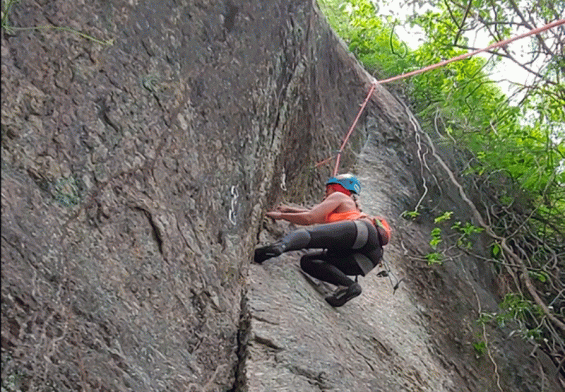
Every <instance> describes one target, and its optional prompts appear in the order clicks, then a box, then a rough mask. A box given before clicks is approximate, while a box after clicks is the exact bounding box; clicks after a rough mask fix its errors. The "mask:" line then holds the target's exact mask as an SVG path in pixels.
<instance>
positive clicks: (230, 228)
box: [1, 0, 557, 392]
mask: <svg viewBox="0 0 565 392" xmlns="http://www.w3.org/2000/svg"><path fill="white" fill-rule="evenodd" d="M7 20H8V22H9V25H10V26H12V27H15V28H14V29H3V30H2V243H1V246H2V249H1V250H2V391H3V392H4V391H19V390H22V391H79V390H83V391H91V390H97V391H330V390H333V391H385V390H386V391H416V390H418V391H473V392H474V391H483V390H484V391H486V390H489V391H493V390H504V391H511V390H512V391H515V390H521V391H541V390H544V391H547V390H557V389H556V388H557V387H556V386H555V385H556V384H554V378H555V376H554V375H553V376H552V375H551V374H548V373H544V375H543V376H542V375H540V370H539V369H540V367H539V366H540V365H539V364H538V362H537V361H539V359H538V360H537V361H536V360H535V359H532V358H528V357H527V356H526V354H524V353H529V352H530V351H531V349H529V348H527V347H524V346H523V345H521V343H518V344H515V343H516V342H520V341H519V340H516V338H512V339H511V338H506V337H505V335H503V332H504V331H502V332H501V331H487V332H488V333H489V334H491V335H490V340H489V342H491V344H492V347H491V350H490V351H491V353H492V356H493V358H494V361H495V363H496V364H497V366H496V368H495V367H494V365H493V363H494V362H492V361H491V360H489V359H488V358H487V357H485V356H483V357H481V358H476V357H475V353H474V351H473V348H472V344H473V339H474V338H476V333H477V327H476V326H474V325H473V322H474V320H475V319H476V317H477V310H478V304H482V305H481V306H482V310H486V309H489V310H492V309H494V306H495V301H494V295H493V294H492V293H490V292H489V288H492V286H493V281H492V277H490V275H489V269H488V268H487V267H485V266H482V265H481V264H480V263H478V262H477V261H474V260H472V259H468V258H467V259H464V260H461V264H460V265H455V266H452V267H450V268H447V269H446V270H440V271H437V270H434V269H431V268H429V267H427V266H426V265H425V263H422V262H416V261H414V255H417V254H419V253H417V252H415V250H416V249H420V248H421V247H423V246H425V244H426V243H427V241H428V240H427V239H426V235H427V234H426V232H425V231H424V230H423V229H425V228H426V226H425V225H421V226H423V227H420V226H419V225H415V224H407V223H403V222H402V221H401V220H400V219H399V218H396V217H398V216H399V214H400V213H401V212H402V211H404V210H407V209H410V208H412V207H413V206H414V204H415V203H416V202H417V200H418V198H419V197H420V195H421V189H420V188H419V187H420V185H421V179H420V177H419V176H420V166H419V162H418V159H417V157H418V155H417V154H418V152H417V151H418V145H417V144H416V143H415V141H414V140H415V133H414V130H413V128H412V127H411V125H410V119H409V117H408V116H407V112H406V110H405V108H404V106H403V104H402V103H400V102H399V101H398V100H397V99H396V98H395V97H394V96H393V95H392V94H390V93H389V92H388V91H387V90H386V89H385V88H383V87H381V86H379V87H378V88H377V89H376V91H375V93H374V95H373V97H372V99H371V101H370V103H369V106H368V108H367V111H366V114H365V115H364V116H363V117H362V119H361V122H360V124H359V126H358V129H357V130H356V133H355V134H354V137H353V139H352V140H351V141H350V143H349V145H348V150H347V152H346V154H345V156H344V157H343V159H342V163H341V167H342V168H344V169H347V170H355V171H356V172H357V173H359V175H360V177H361V179H362V180H363V182H364V186H365V190H364V195H365V196H364V198H363V200H362V204H363V205H364V206H365V208H366V210H367V211H368V212H372V213H379V214H381V215H385V216H388V217H390V218H391V221H392V223H393V224H394V226H395V238H394V239H393V241H392V243H391V244H390V245H389V246H388V247H387V253H386V258H387V260H388V261H389V262H390V264H391V265H392V266H393V267H392V268H393V271H394V272H395V275H396V276H399V277H400V276H404V277H405V283H403V284H402V285H401V286H400V289H399V290H398V291H396V293H395V294H394V295H393V294H392V289H391V286H390V284H389V282H388V281H387V280H386V279H382V278H378V277H377V275H376V273H373V274H371V275H369V276H367V277H365V278H362V279H361V283H362V285H363V288H364V293H363V295H362V296H361V297H359V298H357V299H356V300H354V301H352V302H351V303H349V304H347V305H346V306H344V307H343V308H340V309H338V310H336V309H333V308H331V307H329V306H328V305H327V304H326V303H325V301H323V299H322V296H321V294H320V292H323V291H324V290H327V287H326V286H324V285H319V284H317V283H316V282H311V281H309V280H308V279H306V277H305V276H303V275H302V274H301V273H300V272H299V270H298V269H297V266H296V265H297V264H296V261H297V257H296V254H289V255H285V256H284V257H279V258H277V259H273V260H271V261H269V262H267V263H265V265H262V266H258V265H252V264H251V254H252V250H253V248H254V247H255V246H256V245H257V243H258V241H267V240H269V239H272V238H275V237H277V236H279V235H281V234H282V233H283V232H284V231H285V230H289V229H290V228H289V227H287V226H285V225H280V224H279V225H274V224H272V223H270V222H266V221H264V220H263V219H262V214H263V212H264V210H265V209H266V208H269V207H271V206H273V205H274V203H276V202H277V201H280V200H281V199H282V198H284V199H286V200H289V201H294V202H306V203H311V202H313V201H315V200H316V199H317V198H318V197H319V195H320V194H321V192H322V190H323V189H322V187H323V180H324V179H325V178H326V177H327V176H328V175H329V174H330V171H331V168H330V167H329V166H320V167H318V168H317V167H315V164H316V163H318V162H320V161H321V160H323V159H324V158H327V157H328V156H330V155H332V154H333V151H335V149H336V148H338V147H339V145H340V143H341V140H342V138H343V136H344V134H345V131H346V130H347V128H348V127H349V126H350V124H351V122H352V120H353V118H354V117H355V115H356V114H357V110H358V107H359V106H358V105H359V103H360V102H362V100H363V98H364V97H365V95H366V93H367V91H368V88H369V85H370V83H371V78H370V76H369V75H367V74H366V73H365V72H364V71H363V69H362V68H361V67H360V66H359V65H358V64H357V63H356V61H355V60H354V59H353V58H352V57H351V56H349V55H348V54H347V52H346V50H345V48H344V47H343V45H341V43H340V42H339V40H338V39H336V37H335V35H334V33H333V32H332V31H331V30H330V28H329V27H328V26H327V24H326V22H325V20H324V18H323V17H321V16H320V14H319V12H318V10H317V9H316V6H315V4H313V3H312V2H310V1H306V0H273V1H270V2H264V1H249V2H237V1H189V0H180V1H178V0H162V1H153V0H149V1H145V2H137V1H120V0H112V1H98V0H95V1H90V2H84V1H78V2H67V1H59V0H54V1H49V2H47V1H43V0H41V1H35V2H32V1H29V0H22V1H21V2H18V3H16V4H13V5H12V8H11V9H10V10H9V13H8V15H7ZM46 26H49V27H46ZM32 27H33V28H32ZM17 28H28V29H17ZM30 28H31V29H30ZM104 41H111V42H110V43H111V44H108V43H109V42H104ZM446 186H448V185H446ZM445 203H447V204H450V205H451V204H455V205H457V203H459V206H461V202H460V201H457V200H455V201H454V200H452V199H446V201H445ZM428 232H429V231H428ZM477 301H479V302H477ZM485 333H486V332H485ZM550 370H551V369H550ZM542 386H543V388H545V389H540V388H542ZM548 388H555V389H548Z"/></svg>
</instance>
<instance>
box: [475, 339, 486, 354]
mask: <svg viewBox="0 0 565 392" xmlns="http://www.w3.org/2000/svg"><path fill="white" fill-rule="evenodd" d="M473 349H474V350H475V354H477V357H482V356H483V355H485V353H486V352H487V343H486V342H485V341H484V340H481V341H479V342H475V343H473Z"/></svg>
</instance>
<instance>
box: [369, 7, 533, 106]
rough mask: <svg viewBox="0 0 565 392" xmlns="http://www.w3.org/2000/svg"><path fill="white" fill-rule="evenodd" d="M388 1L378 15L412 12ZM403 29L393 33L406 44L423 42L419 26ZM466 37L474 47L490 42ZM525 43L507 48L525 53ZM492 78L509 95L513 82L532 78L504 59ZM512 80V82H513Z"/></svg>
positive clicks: (477, 36)
mask: <svg viewBox="0 0 565 392" xmlns="http://www.w3.org/2000/svg"><path fill="white" fill-rule="evenodd" d="M372 1H373V3H374V4H377V3H381V2H382V1H378V0H372ZM385 1H386V0H385ZM389 1H390V3H394V4H387V5H380V6H379V5H377V7H378V10H379V11H378V13H379V15H390V16H392V17H394V18H398V19H399V20H404V19H406V16H407V15H408V14H412V13H413V12H414V10H413V8H412V7H411V6H409V5H407V4H406V2H405V1H403V2H401V1H399V0H396V1H395V0H389ZM431 9H433V8H432V7H430V6H427V5H424V6H422V7H421V8H419V9H418V12H419V13H424V12H426V11H427V10H431ZM407 28H408V29H405V28H404V27H401V26H398V27H396V29H395V33H396V34H397V35H398V37H399V38H400V39H401V40H402V41H404V42H406V44H407V45H408V46H409V47H410V48H412V49H416V48H417V47H418V46H419V45H420V44H421V43H422V42H424V39H425V37H424V33H423V31H422V30H421V29H420V28H419V27H417V26H416V27H414V28H409V27H408V26H407ZM521 33H523V31H520V32H516V34H515V35H518V34H521ZM467 38H468V39H469V43H470V46H472V47H476V48H484V47H487V46H488V45H490V44H491V42H489V37H488V36H487V35H486V34H481V33H475V34H468V35H467ZM527 43H528V39H522V40H518V41H515V42H513V43H511V44H510V45H509V48H510V49H511V50H513V51H514V52H516V53H525V52H526V51H527V49H528V48H527ZM478 56H482V57H484V58H490V57H491V55H490V54H488V53H481V54H479V55H478ZM491 78H492V80H495V81H497V82H498V85H499V86H500V88H501V89H502V90H503V91H504V92H505V93H506V94H507V95H509V96H510V95H511V94H512V92H513V90H514V89H515V87H516V86H515V85H514V83H521V84H527V83H528V79H532V76H531V75H530V74H529V73H528V72H526V71H524V69H522V68H521V67H520V66H518V65H517V64H515V63H514V62H512V61H510V60H506V59H502V60H501V61H500V63H499V64H498V65H497V66H496V67H495V68H494V70H493V71H492V72H491ZM513 82H514V83H513Z"/></svg>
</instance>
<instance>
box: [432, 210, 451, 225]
mask: <svg viewBox="0 0 565 392" xmlns="http://www.w3.org/2000/svg"><path fill="white" fill-rule="evenodd" d="M452 215H453V211H446V212H444V213H443V214H442V215H440V216H438V217H437V218H435V219H434V223H441V222H445V221H447V220H450V219H451V216H452Z"/></svg>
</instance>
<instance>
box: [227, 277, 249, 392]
mask: <svg viewBox="0 0 565 392" xmlns="http://www.w3.org/2000/svg"><path fill="white" fill-rule="evenodd" d="M250 335H251V313H250V312H249V309H248V299H247V289H246V288H245V287H244V289H243V293H242V296H241V313H240V318H239V328H238V331H237V352H236V354H237V359H238V360H237V363H236V365H235V369H234V372H235V381H234V383H233V387H232V388H231V389H230V390H229V391H227V392H239V391H244V390H246V387H245V385H246V384H247V376H246V374H245V362H246V358H247V344H248V343H249V340H250V338H251V337H250Z"/></svg>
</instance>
